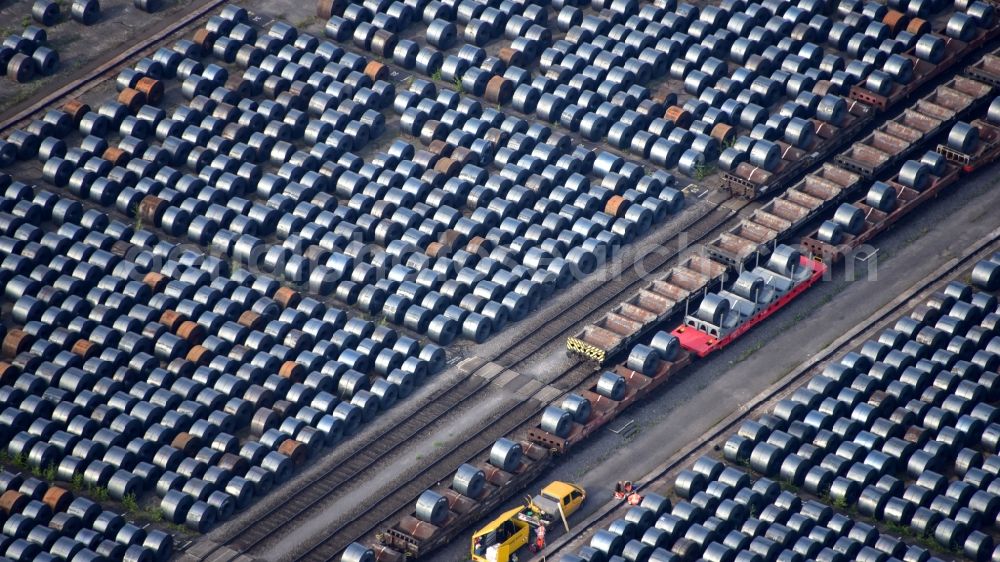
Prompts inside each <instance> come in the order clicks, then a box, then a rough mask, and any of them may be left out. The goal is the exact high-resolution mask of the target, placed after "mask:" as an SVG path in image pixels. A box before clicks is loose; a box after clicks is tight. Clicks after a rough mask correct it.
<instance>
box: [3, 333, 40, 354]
mask: <svg viewBox="0 0 1000 562" xmlns="http://www.w3.org/2000/svg"><path fill="white" fill-rule="evenodd" d="M32 339H33V338H32V337H31V334H29V333H28V332H25V331H24V330H18V329H16V328H15V329H13V330H11V331H9V332H7V335H6V336H5V337H4V338H3V347H2V349H3V354H4V356H5V357H10V358H11V359H13V358H14V357H17V354H18V353H21V352H23V351H27V350H28V348H29V347H31V343H32Z"/></svg>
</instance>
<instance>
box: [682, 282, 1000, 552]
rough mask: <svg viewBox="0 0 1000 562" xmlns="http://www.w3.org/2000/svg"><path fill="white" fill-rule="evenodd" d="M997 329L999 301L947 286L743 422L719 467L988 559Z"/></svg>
mask: <svg viewBox="0 0 1000 562" xmlns="http://www.w3.org/2000/svg"><path fill="white" fill-rule="evenodd" d="M998 330H1000V315H998V314H997V300H996V297H994V296H993V295H991V294H989V293H982V292H976V291H974V290H973V289H972V288H971V287H969V286H967V285H964V284H962V283H958V282H953V283H951V284H949V285H948V286H947V287H946V288H945V289H944V291H942V292H939V293H935V294H934V295H932V297H931V298H930V299H929V300H928V301H927V302H926V303H925V304H923V305H921V306H918V307H917V308H916V309H915V310H914V311H913V312H912V313H911V314H910V315H909V316H903V317H900V318H899V319H898V320H897V322H896V324H895V325H894V326H893V327H892V328H890V329H886V330H884V331H883V332H882V333H881V334H880V335H879V337H878V339H877V340H868V341H867V342H865V343H864V344H863V345H862V346H861V348H860V349H859V350H858V351H856V352H851V353H848V354H847V355H845V356H844V357H843V358H842V359H841V361H840V362H839V363H838V364H833V365H830V366H828V367H826V368H825V369H824V371H823V373H822V374H821V375H818V376H815V377H813V378H812V379H811V380H810V381H809V382H808V383H807V385H806V386H804V387H802V388H800V389H798V390H797V391H796V392H795V393H793V395H792V396H791V397H790V398H788V399H786V400H782V401H780V402H779V403H778V404H777V405H776V406H775V408H774V411H773V413H772V414H769V415H767V416H764V417H763V418H761V419H759V420H757V421H751V422H745V423H744V424H743V426H742V427H741V428H740V431H739V432H738V434H737V435H736V436H733V437H732V438H730V440H729V441H728V442H727V444H726V447H725V448H724V453H725V456H726V458H727V460H730V461H733V462H738V461H747V462H749V464H750V467H751V468H753V470H754V471H756V472H758V473H761V474H764V475H767V476H771V477H779V478H781V479H782V480H784V481H788V482H790V483H793V484H795V485H799V486H804V488H805V489H806V490H808V491H810V492H813V493H821V494H829V495H830V497H832V498H834V500H835V501H841V502H844V503H846V504H847V505H853V506H855V507H856V509H857V510H858V511H859V512H860V513H861V514H862V515H864V516H867V517H870V518H872V519H874V520H877V521H888V522H892V523H894V524H899V525H904V526H905V525H908V526H910V528H911V529H913V531H914V532H915V533H920V534H927V535H930V536H932V537H934V539H935V540H936V541H937V542H938V543H939V544H940V545H941V546H943V547H948V548H957V549H961V550H963V551H964V553H965V554H966V555H967V556H970V557H971V558H973V559H984V558H983V557H984V556H985V558H986V559H988V558H989V556H990V555H991V554H992V551H993V544H992V540H988V534H989V532H990V531H989V528H990V527H991V526H992V525H994V524H995V519H996V516H997V513H1000V496H998V494H1000V488H998V487H996V486H994V485H993V484H994V473H995V470H993V469H991V467H993V466H994V465H995V464H996V463H997V462H1000V458H998V457H997V456H996V454H997V452H998V451H1000V440H998V437H997V435H1000V426H997V423H996V422H997V420H998V413H997V411H996V409H995V408H994V407H993V406H991V405H990V404H991V403H993V402H995V401H996V399H997V397H998V396H1000V378H998V377H997V375H996V369H997V368H998V367H1000V356H998V353H1000V339H998V338H997V335H998V334H1000V331H998ZM952 473H954V475H955V476H956V477H957V478H959V479H957V480H949V479H948V478H946V477H945V476H942V475H943V474H952ZM688 476H690V475H688ZM691 482H692V480H690V479H689V480H688V481H687V483H686V484H685V486H687V488H688V489H689V490H690V491H697V490H696V489H695V488H698V486H695V487H694V488H692V487H691V486H690V484H691ZM817 490H818V492H817Z"/></svg>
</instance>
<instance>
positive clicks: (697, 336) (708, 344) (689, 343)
mask: <svg viewBox="0 0 1000 562" xmlns="http://www.w3.org/2000/svg"><path fill="white" fill-rule="evenodd" d="M799 263H801V264H802V265H804V266H806V267H808V268H810V269H812V270H813V272H812V275H810V276H809V278H808V279H806V280H805V281H803V282H802V283H800V284H799V285H797V286H796V287H795V288H794V289H792V290H791V291H789V292H788V293H786V294H785V295H783V296H782V297H781V298H779V299H777V300H776V301H774V302H773V303H771V304H770V305H768V307H767V308H765V309H764V310H761V311H760V312H758V313H757V314H755V315H753V316H751V317H750V318H748V319H747V321H746V322H744V323H743V324H741V325H740V326H739V327H737V328H736V329H735V330H733V331H732V332H730V333H729V334H728V335H727V336H726V337H724V338H722V339H717V338H716V337H715V336H712V335H711V334H707V333H705V332H703V331H701V330H698V329H695V328H692V327H691V326H686V325H683V324H682V325H680V326H678V327H677V328H674V331H673V332H671V333H672V334H673V335H674V336H675V337H676V338H677V339H678V340H679V341H680V344H681V347H683V348H684V349H686V350H688V351H690V352H692V353H694V354H695V355H697V356H698V357H705V356H706V355H708V354H709V353H712V352H713V351H718V350H720V349H722V348H724V347H726V346H727V345H729V344H730V343H732V342H733V340H735V339H736V338H738V337H740V336H742V335H743V334H744V333H746V331H747V330H749V329H750V328H753V327H754V326H756V325H757V324H758V323H760V322H761V321H763V320H764V319H765V318H767V317H769V316H771V315H772V314H774V313H775V312H777V311H779V310H781V308H782V307H784V306H785V305H786V304H788V303H789V302H791V301H792V299H794V298H795V297H797V296H799V295H800V294H802V292H803V291H805V290H806V289H808V288H809V287H812V286H813V285H815V284H816V282H817V281H819V279H820V278H821V277H823V274H824V273H825V272H826V265H824V264H823V263H821V262H818V261H816V260H811V259H809V258H807V257H806V256H800V257H799Z"/></svg>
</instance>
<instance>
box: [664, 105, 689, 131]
mask: <svg viewBox="0 0 1000 562" xmlns="http://www.w3.org/2000/svg"><path fill="white" fill-rule="evenodd" d="M663 118H664V119H666V120H668V121H673V123H674V125H675V126H677V127H680V128H682V129H686V128H688V127H690V126H691V123H692V121H694V118H693V117H692V116H691V113H690V112H688V111H687V110H686V109H684V108H683V107H680V106H677V105H671V106H670V107H668V108H667V111H666V112H665V113H664V114H663Z"/></svg>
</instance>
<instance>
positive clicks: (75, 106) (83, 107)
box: [62, 99, 90, 128]
mask: <svg viewBox="0 0 1000 562" xmlns="http://www.w3.org/2000/svg"><path fill="white" fill-rule="evenodd" d="M62 110H63V112H64V113H65V114H66V115H69V117H70V119H71V120H72V121H73V127H74V128H75V127H79V126H80V121H82V120H83V116H84V115H86V114H88V113H90V106H89V105H87V104H85V103H83V102H82V101H80V100H78V99H71V100H69V101H67V102H66V103H65V104H63V106H62Z"/></svg>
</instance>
